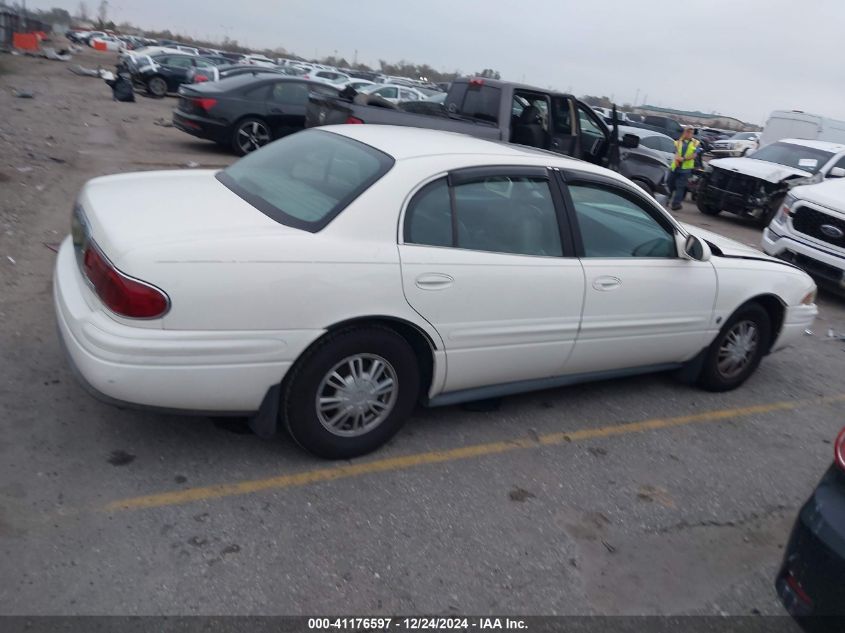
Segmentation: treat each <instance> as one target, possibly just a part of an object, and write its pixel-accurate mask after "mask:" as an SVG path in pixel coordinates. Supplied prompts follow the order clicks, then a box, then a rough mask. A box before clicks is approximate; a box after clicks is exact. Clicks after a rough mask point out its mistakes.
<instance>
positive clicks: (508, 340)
mask: <svg viewBox="0 0 845 633" xmlns="http://www.w3.org/2000/svg"><path fill="white" fill-rule="evenodd" d="M815 293H816V287H815V285H814V283H813V281H812V280H811V279H810V277H808V276H807V275H806V274H805V273H804V272H802V271H801V270H799V269H797V268H795V267H793V266H791V265H789V264H786V263H784V262H781V261H778V260H776V259H774V258H771V257H768V256H766V255H764V254H762V253H760V252H758V251H755V250H753V249H751V248H748V247H745V246H742V245H741V244H737V243H736V242H732V241H730V240H727V239H724V238H721V237H719V236H716V235H714V234H711V233H708V232H705V231H701V230H698V229H692V228H688V227H686V226H683V225H681V224H679V223H678V222H677V221H676V220H675V219H674V218H673V217H672V216H671V215H669V214H668V213H666V212H665V211H664V210H663V209H662V208H661V207H660V205H658V204H657V203H656V202H655V201H654V200H653V199H652V198H651V197H649V196H647V195H645V194H643V192H642V191H641V190H640V189H639V188H638V187H636V186H635V185H633V184H632V183H631V182H629V181H628V180H626V179H624V178H623V177H621V176H619V175H618V174H616V173H613V172H611V171H608V170H606V169H603V168H600V167H596V166H594V165H591V164H589V163H586V162H581V161H575V160H571V159H568V158H565V157H561V156H555V155H552V154H547V153H540V152H535V151H532V150H530V149H526V148H521V147H517V146H511V145H505V144H500V143H494V142H489V141H484V140H481V139H475V138H471V137H468V136H463V135H458V134H451V133H446V132H438V131H432V130H421V129H414V128H410V127H390V126H381V125H373V126H370V125H345V126H336V127H325V128H320V129H314V130H307V131H304V132H300V133H297V134H294V135H291V136H288V137H286V138H284V139H281V140H279V141H276V142H274V143H271V144H269V145H267V146H266V147H264V148H263V149H261V150H259V151H257V152H254V153H252V154H250V155H248V156H247V157H245V158H243V159H241V160H239V161H238V162H236V163H234V164H233V165H232V166H230V167H228V168H227V169H224V170H222V171H198V170H190V171H168V172H146V173H134V174H122V175H115V176H106V177H102V178H96V179H94V180H91V181H90V182H88V183H87V184H86V185H85V187H84V188H83V189H82V191H81V193H80V195H79V198H78V200H77V202H76V205H75V210H74V213H73V227H72V235H71V237H68V238H67V239H66V240H65V241H64V242H63V244H62V246H61V249H60V251H59V255H58V260H57V263H56V271H55V284H54V294H55V304H56V311H57V316H58V323H59V329H60V332H61V337H62V339H63V341H64V343H65V346H66V348H67V350H68V352H69V357H70V360H71V362H72V365H73V366H74V367H75V368H76V369H77V370H78V374H79V375H81V377H82V378H83V379H84V382H85V383H87V384H88V385H89V386H90V387H92V388H93V390H94V391H95V392H97V393H99V394H100V395H102V396H105V397H106V398H107V399H109V400H110V401H120V402H123V403H132V404H135V405H142V406H147V407H156V408H160V409H166V410H170V411H182V412H186V411H195V412H197V411H201V412H215V413H217V414H219V413H228V414H238V415H243V414H248V415H251V416H252V417H251V425H252V428H253V429H254V430H255V431H256V432H257V433H259V434H260V435H262V436H266V435H269V434H271V433H273V432H274V431H275V429H276V426H277V423H278V424H281V425H282V426H283V427H285V428H287V430H288V431H289V432H290V434H291V435H292V436H293V438H294V439H295V440H296V441H297V442H298V443H299V444H300V445H302V446H303V447H305V448H307V449H308V450H310V451H312V452H314V453H316V454H318V455H321V456H324V457H331V458H340V457H351V456H354V455H360V454H363V453H366V452H368V451H371V450H373V449H375V448H377V447H378V446H380V445H381V444H383V443H384V442H385V441H386V440H387V439H388V438H390V437H391V436H392V435H393V434H394V433H396V431H397V430H398V429H399V427H400V426H401V425H402V423H403V422H404V421H405V420H406V418H408V417H409V416H410V414H411V413H412V411H413V409H414V407H415V406H416V405H417V404H418V403H419V402H422V403H423V404H427V405H429V406H437V405H448V404H454V403H459V402H464V401H470V400H477V399H483V398H491V397H496V396H503V395H508V394H515V393H519V392H525V391H530V390H534V389H545V388H549V387H555V386H562V385H570V384H574V383H578V382H582V381H587V380H594V379H599V378H601V379H604V378H610V377H617V376H629V375H632V374H639V373H643V372H655V371H664V370H670V369H682V370H683V374H684V375H685V376H686V378H687V379H688V380H691V381H695V382H697V383H698V384H699V385H701V386H702V387H704V388H705V389H710V390H727V389H733V388H735V387H737V386H739V385H740V384H742V383H743V382H744V381H745V380H746V379H747V378H748V377H749V376H750V375H751V373H752V372H754V370H755V369H756V368H757V365H758V364H759V362H760V360H761V358H762V357H763V356H764V355H766V354H768V353H769V352H770V351H773V350H777V349H780V348H782V347H784V346H785V345H787V344H790V343H793V342H795V341H797V340H798V339H799V338H800V336H801V333H802V332H803V331H804V330H805V329H806V328H808V327H809V326H810V325H811V324H812V322H813V319H814V317H815V315H816V306H815V303H814V299H815Z"/></svg>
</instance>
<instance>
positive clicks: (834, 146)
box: [777, 138, 845, 154]
mask: <svg viewBox="0 0 845 633" xmlns="http://www.w3.org/2000/svg"><path fill="white" fill-rule="evenodd" d="M777 142H778V143H792V144H793V145H801V146H803V147H811V148H813V149H820V150H823V151H825V152H833V153H835V154H838V153H839V152H843V151H845V144H843V143H831V142H830V141H810V140H807V139H805V138H782V139H780V140H779V141H777Z"/></svg>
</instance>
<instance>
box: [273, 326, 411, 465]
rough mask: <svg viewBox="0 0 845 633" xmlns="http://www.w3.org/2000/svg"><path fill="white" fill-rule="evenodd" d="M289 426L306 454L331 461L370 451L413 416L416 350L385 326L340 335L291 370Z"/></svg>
mask: <svg viewBox="0 0 845 633" xmlns="http://www.w3.org/2000/svg"><path fill="white" fill-rule="evenodd" d="M292 372H293V374H292V375H291V378H290V380H289V381H288V383H287V386H286V389H285V393H284V394H283V401H282V411H281V415H282V416H283V423H284V425H285V427H286V428H287V429H288V432H289V433H290V435H291V437H292V438H293V439H294V440H295V441H296V442H297V443H298V444H299V445H300V446H302V447H303V448H305V449H306V450H308V451H310V452H312V453H314V454H315V455H318V456H320V457H325V458H328V459H348V458H350V457H356V456H358V455H363V454H365V453H369V452H371V451H373V450H375V449H377V448H378V447H379V446H381V445H382V444H384V443H385V442H387V441H388V440H389V439H390V438H391V437H393V435H394V434H395V433H396V432H397V431H398V430H399V429H400V428H401V427H402V424H403V423H404V422H405V420H406V419H407V418H408V417H409V416H410V415H411V412H412V411H413V409H414V406H415V405H416V402H417V397H418V395H419V385H420V373H419V367H418V364H417V358H416V355H415V354H414V351H413V349H412V348H411V346H410V345H409V344H408V343H407V341H405V339H404V338H402V337H401V336H400V335H399V334H397V333H396V332H394V331H393V330H391V329H388V328H383V327H377V326H373V327H365V328H352V329H347V330H341V331H339V332H337V333H335V334H330V335H329V336H327V337H325V338H324V339H323V340H322V341H320V342H318V343H317V344H316V345H315V346H314V347H313V348H312V349H310V350H309V351H308V352H306V354H305V355H304V356H303V358H302V359H300V360H299V361H298V362H297V364H296V366H295V367H294V368H293V369H292Z"/></svg>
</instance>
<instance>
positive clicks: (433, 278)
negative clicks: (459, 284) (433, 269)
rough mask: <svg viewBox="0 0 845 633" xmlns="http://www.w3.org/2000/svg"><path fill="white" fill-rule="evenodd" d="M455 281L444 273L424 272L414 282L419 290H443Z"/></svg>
mask: <svg viewBox="0 0 845 633" xmlns="http://www.w3.org/2000/svg"><path fill="white" fill-rule="evenodd" d="M453 283H455V278H454V277H452V276H451V275H446V274H444V273H425V274H422V275H420V276H419V277H417V280H416V284H417V288H419V289H420V290H443V289H444V288H448V287H449V286H451V285H452V284H453Z"/></svg>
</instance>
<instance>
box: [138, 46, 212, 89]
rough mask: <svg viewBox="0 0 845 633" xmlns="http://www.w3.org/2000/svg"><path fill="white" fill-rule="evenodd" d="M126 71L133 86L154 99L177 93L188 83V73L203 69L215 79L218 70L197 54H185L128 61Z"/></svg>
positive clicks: (171, 54)
mask: <svg viewBox="0 0 845 633" xmlns="http://www.w3.org/2000/svg"><path fill="white" fill-rule="evenodd" d="M127 69H128V70H129V74H130V76H131V77H132V83H133V84H135V85H136V86H137V87H139V88H142V89H145V90H146V91H147V93H148V94H150V95H151V96H153V97H158V98H161V97H164V96H165V95H167V94H168V93H171V92H176V91H178V90H179V86H181V85H182V84H183V83H186V82H188V80H189V72H191V71H193V70H195V69H202V71H203V72H205V73H210V74H211V78H212V79H215V78H216V72H217V67H216V65H215V64H214V63H212V62H211V61H209V60H207V59H205V58H203V57H199V56H197V55H186V54H184V53H159V54H156V55H144V56H140V57H131V58H129V63H128V64H127Z"/></svg>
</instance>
